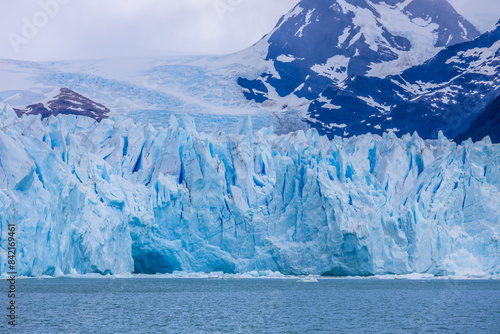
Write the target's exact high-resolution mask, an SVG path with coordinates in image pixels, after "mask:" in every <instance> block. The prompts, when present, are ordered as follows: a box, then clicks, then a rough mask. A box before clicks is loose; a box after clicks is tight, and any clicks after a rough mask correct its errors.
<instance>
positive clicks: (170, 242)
mask: <svg viewBox="0 0 500 334" xmlns="http://www.w3.org/2000/svg"><path fill="white" fill-rule="evenodd" d="M0 127H1V131H0V189H1V190H0V219H1V231H0V232H1V233H0V235H1V238H2V239H1V248H0V260H1V261H0V263H1V273H6V272H7V271H8V268H7V263H8V261H7V251H6V244H7V243H6V236H7V224H8V222H15V223H16V224H17V261H18V262H17V264H16V269H17V271H18V274H19V275H27V276H39V275H61V274H85V273H103V274H105V273H112V274H124V273H131V272H136V273H146V274H150V273H170V272H173V271H182V270H184V271H191V272H193V271H194V272H215V271H222V272H226V273H243V272H250V271H254V270H257V271H260V270H271V271H279V272H281V273H283V274H297V275H302V274H315V275H318V274H323V275H372V274H390V273H394V274H408V273H428V274H437V275H447V274H450V275H451V274H455V275H456V274H471V275H490V274H498V273H500V255H499V254H500V246H499V238H500V212H499V208H500V191H499V186H500V170H499V166H500V145H493V144H491V142H490V141H489V139H488V138H486V139H484V140H483V141H481V142H477V143H475V144H474V143H472V142H471V141H467V142H464V143H463V144H462V145H456V144H455V143H453V142H451V141H449V140H447V139H446V138H444V137H443V136H440V138H439V139H438V140H428V141H424V140H422V139H421V138H420V137H418V135H416V134H414V135H412V136H410V135H406V136H403V137H402V138H397V137H396V136H395V135H394V134H384V135H383V136H382V137H380V136H376V135H362V136H358V137H352V138H340V137H336V138H335V139H333V140H332V141H330V140H328V139H327V138H326V137H320V136H319V135H318V133H317V131H316V130H308V131H306V132H303V131H297V132H294V133H290V134H288V135H281V136H278V135H275V134H273V132H272V130H268V129H262V130H259V131H256V132H253V131H252V127H251V122H249V121H248V120H247V121H246V122H242V123H241V124H240V126H239V129H238V133H237V134H225V133H222V132H220V133H214V134H207V133H203V132H198V131H197V130H196V127H195V125H194V122H193V121H192V119H190V118H189V117H187V116H186V117H183V118H181V119H180V120H176V119H175V118H172V119H171V121H170V124H168V126H167V125H166V128H161V129H156V128H153V127H152V126H144V125H141V124H136V123H133V122H132V121H130V120H118V119H114V120H110V119H105V120H103V121H102V122H100V123H97V122H95V121H94V120H92V119H90V118H86V117H77V116H71V115H60V116H58V117H53V116H51V117H50V118H47V119H44V120H43V121H42V120H41V119H40V116H36V115H31V116H23V118H18V117H17V115H16V114H15V112H14V111H13V110H12V109H11V108H8V107H6V108H5V109H4V110H3V114H2V115H1V116H0Z"/></svg>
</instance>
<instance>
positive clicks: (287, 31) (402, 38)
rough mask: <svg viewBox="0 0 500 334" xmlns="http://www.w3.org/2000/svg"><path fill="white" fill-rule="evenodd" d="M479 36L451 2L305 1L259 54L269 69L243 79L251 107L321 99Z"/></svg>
mask: <svg viewBox="0 0 500 334" xmlns="http://www.w3.org/2000/svg"><path fill="white" fill-rule="evenodd" d="M478 35H479V32H478V31H477V30H476V28H475V27H474V26H473V25H472V24H471V23H469V22H468V21H467V20H466V19H465V18H463V17H462V16H461V15H459V14H458V13H457V12H456V11H455V10H454V9H453V7H452V6H451V5H450V4H449V3H448V2H447V1H446V0H414V1H411V0H390V1H382V0H374V1H368V0H329V1H325V0H302V1H301V2H299V3H298V4H297V6H296V7H295V8H294V9H293V10H291V11H290V12H289V13H288V14H286V15H285V16H284V17H282V18H281V20H280V21H279V22H278V24H277V26H276V27H275V29H274V30H273V31H272V32H271V33H270V34H269V35H267V36H266V37H264V39H263V40H261V41H260V42H259V43H258V46H254V47H253V48H257V49H264V50H266V55H265V59H266V60H267V61H268V62H270V63H271V65H270V67H271V69H270V70H269V71H267V72H266V73H264V74H263V75H261V76H260V77H259V78H257V79H252V78H240V80H239V84H240V85H241V86H242V87H244V88H245V89H246V90H245V95H246V96H247V98H249V99H255V100H256V101H259V102H260V101H263V100H265V99H266V98H272V97H273V96H274V95H273V94H272V91H273V90H276V93H277V95H279V96H280V97H284V96H287V95H289V94H295V95H297V96H298V97H306V98H308V99H312V98H316V97H318V96H319V94H321V92H323V91H324V90H325V89H326V88H327V87H329V86H337V87H343V86H344V84H343V83H344V81H345V80H346V79H348V78H351V77H353V76H359V75H363V76H376V77H385V76H387V75H390V74H396V73H400V72H402V71H403V70H405V69H407V68H409V67H411V66H414V65H417V64H421V63H422V62H423V61H425V60H426V59H429V58H430V57H432V56H434V55H435V54H436V53H437V52H438V51H439V50H441V49H442V48H444V47H447V46H451V45H454V44H457V43H461V42H464V41H468V40H471V39H473V38H475V37H477V36H478Z"/></svg>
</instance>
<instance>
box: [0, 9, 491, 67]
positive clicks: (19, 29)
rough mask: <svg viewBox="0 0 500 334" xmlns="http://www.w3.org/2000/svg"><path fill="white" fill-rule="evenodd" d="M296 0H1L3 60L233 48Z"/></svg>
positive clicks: (484, 16) (474, 17)
mask: <svg viewBox="0 0 500 334" xmlns="http://www.w3.org/2000/svg"><path fill="white" fill-rule="evenodd" d="M449 1H450V2H451V3H452V4H453V5H454V6H455V8H456V9H457V10H458V11H459V12H460V13H461V14H462V15H464V16H466V17H467V18H468V19H469V20H471V21H472V23H474V24H475V25H476V26H478V27H479V28H480V29H481V30H486V29H488V28H489V27H490V26H492V25H493V24H494V23H495V22H496V21H497V20H498V19H500V0H449ZM296 3H298V0H22V1H20V0H17V1H12V0H0V6H1V7H0V58H10V59H23V60H59V59H85V58H107V57H120V56H126V57H133V56H158V55H169V54H223V53H230V52H234V51H238V50H241V49H243V48H245V47H248V46H250V45H252V44H253V43H255V42H256V41H257V40H259V39H260V38H261V37H262V36H263V35H264V34H266V33H267V32H269V31H270V30H271V29H272V28H273V27H274V25H275V24H276V22H277V21H278V19H279V18H280V17H281V15H283V14H284V13H286V12H287V11H288V10H289V9H291V8H292V7H293V6H294V5H295V4H296ZM44 4H45V5H44Z"/></svg>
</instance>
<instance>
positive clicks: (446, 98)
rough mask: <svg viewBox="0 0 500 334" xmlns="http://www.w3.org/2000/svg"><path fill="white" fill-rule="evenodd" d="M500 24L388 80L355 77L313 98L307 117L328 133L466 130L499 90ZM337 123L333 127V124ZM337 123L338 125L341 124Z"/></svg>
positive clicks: (454, 132) (451, 133) (427, 133)
mask: <svg viewBox="0 0 500 334" xmlns="http://www.w3.org/2000/svg"><path fill="white" fill-rule="evenodd" d="M499 74H500V24H497V25H496V26H495V27H494V28H493V29H491V30H490V31H488V32H486V33H484V34H483V35H481V36H479V37H477V38H476V39H474V40H472V41H469V42H464V43H461V44H457V45H454V46H451V47H449V48H446V49H444V50H442V51H441V52H439V53H438V54H437V55H436V56H435V57H433V58H432V59H430V60H428V61H427V62H425V63H424V64H422V65H418V66H414V67H412V68H410V69H407V70H406V71H404V72H403V73H401V74H398V75H393V76H388V77H386V78H383V79H382V78H374V77H366V76H357V77H354V78H350V79H347V80H346V81H345V82H344V85H345V88H338V87H335V86H331V87H329V88H327V89H326V90H325V91H324V92H323V93H322V94H321V97H320V98H318V99H315V100H314V101H313V102H312V103H311V105H310V107H309V112H308V121H309V122H310V124H312V125H313V126H315V127H318V128H319V129H321V131H320V132H322V133H326V134H329V135H335V134H339V135H342V134H344V135H353V134H361V133H367V132H371V133H382V132H383V131H387V130H390V129H393V130H394V131H397V132H399V133H400V134H404V133H412V132H413V131H417V132H418V134H419V135H420V136H422V137H423V138H437V134H438V132H439V131H443V132H444V134H445V135H446V136H447V137H451V138H454V137H456V136H457V135H459V134H461V133H463V132H464V131H465V130H467V128H468V127H469V125H470V123H471V122H472V121H473V120H474V119H475V118H476V117H477V115H478V114H479V113H480V112H481V111H483V110H484V108H485V107H486V106H487V105H488V104H489V103H491V102H492V101H493V100H494V99H495V98H496V97H497V96H498V95H499V94H500V76H499ZM332 125H333V126H332ZM337 125H339V126H337Z"/></svg>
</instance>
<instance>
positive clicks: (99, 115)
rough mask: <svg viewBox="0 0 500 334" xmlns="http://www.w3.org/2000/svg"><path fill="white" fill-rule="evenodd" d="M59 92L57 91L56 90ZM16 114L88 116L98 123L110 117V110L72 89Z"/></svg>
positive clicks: (64, 89)
mask: <svg viewBox="0 0 500 334" xmlns="http://www.w3.org/2000/svg"><path fill="white" fill-rule="evenodd" d="M56 91H57V90H56ZM14 110H15V111H16V113H17V114H18V115H19V116H21V115H22V114H28V115H42V118H46V117H49V116H57V115H59V114H63V115H79V116H88V117H91V118H93V119H95V120H97V121H98V122H99V121H101V120H103V119H104V118H107V117H108V114H109V112H110V110H109V109H108V108H106V107H105V106H103V105H102V104H99V103H97V102H94V101H92V100H90V99H88V98H86V97H85V96H83V95H80V94H78V93H76V92H74V91H72V90H71V89H68V88H61V89H59V91H58V93H56V95H55V96H53V97H49V98H47V99H45V101H43V102H38V103H35V104H31V105H29V106H27V107H26V109H18V108H16V109H14Z"/></svg>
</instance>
